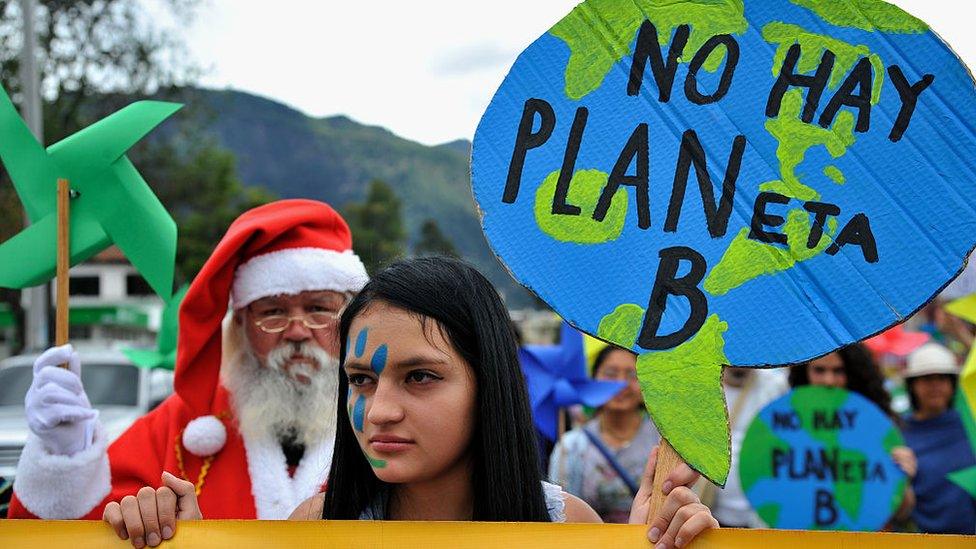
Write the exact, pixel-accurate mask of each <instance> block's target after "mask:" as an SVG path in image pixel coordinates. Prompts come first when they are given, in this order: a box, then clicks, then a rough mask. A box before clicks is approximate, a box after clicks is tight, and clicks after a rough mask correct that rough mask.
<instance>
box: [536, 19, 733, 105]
mask: <svg viewBox="0 0 976 549" xmlns="http://www.w3.org/2000/svg"><path fill="white" fill-rule="evenodd" d="M742 2H743V0H633V1H629V2H628V1H621V0H587V1H586V2H583V3H582V4H580V5H578V6H576V7H575V8H574V9H573V11H571V12H570V13H569V15H567V16H566V17H564V18H563V19H562V20H561V21H559V22H558V23H556V24H555V25H554V26H553V27H552V29H550V31H549V32H551V33H552V34H553V36H556V37H557V38H559V39H561V40H563V41H564V42H566V44H567V45H568V46H569V50H570V56H569V62H568V63H567V64H566V96H567V97H569V98H570V99H573V100H574V101H575V100H579V99H582V98H583V97H584V96H585V95H586V94H588V93H590V92H592V91H593V90H595V89H597V88H599V87H600V84H602V83H603V79H604V78H605V77H606V76H607V74H608V73H609V72H610V69H611V68H612V67H613V66H614V65H615V64H616V63H617V62H618V61H620V60H621V59H623V58H624V57H626V56H627V55H629V54H630V53H631V48H630V44H631V42H633V41H634V38H635V36H636V35H637V30H638V29H639V28H640V24H641V23H642V22H643V21H644V19H648V20H650V21H651V23H653V24H654V26H655V27H656V28H657V30H658V35H659V42H660V43H661V45H662V46H663V45H665V44H667V43H668V42H670V40H671V34H672V32H673V31H674V29H676V28H677V27H679V26H680V25H685V24H687V25H689V26H690V27H691V35H690V36H689V38H688V44H687V45H686V46H685V50H684V55H683V56H682V57H681V59H680V61H682V62H687V61H689V60H690V59H691V57H692V56H693V55H694V53H695V52H696V51H698V49H699V48H701V46H702V45H703V44H704V43H705V42H706V41H708V39H709V38H711V37H713V36H715V35H718V34H741V33H743V32H745V30H746V29H747V28H748V26H749V24H748V22H747V21H746V19H745V15H744V7H743V3H742ZM724 56H725V51H724V49H716V51H715V52H713V55H710V56H709V58H708V59H707V60H706V62H705V64H704V65H703V67H704V69H705V70H707V71H711V72H714V71H715V70H717V69H718V68H719V67H720V66H721V64H722V60H723V59H724Z"/></svg>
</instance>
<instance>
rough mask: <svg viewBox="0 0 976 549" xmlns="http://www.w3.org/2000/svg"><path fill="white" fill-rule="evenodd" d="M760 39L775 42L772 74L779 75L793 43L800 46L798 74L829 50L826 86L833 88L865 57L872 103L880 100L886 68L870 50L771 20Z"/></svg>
mask: <svg viewBox="0 0 976 549" xmlns="http://www.w3.org/2000/svg"><path fill="white" fill-rule="evenodd" d="M762 35H763V39H765V40H766V41H767V42H769V43H771V44H776V54H775V55H774V56H773V76H774V77H778V76H779V72H780V68H781V67H782V66H783V61H785V60H786V53H787V52H788V51H789V49H790V47H791V46H792V45H793V44H799V45H800V59H799V61H798V62H797V65H796V70H797V72H798V73H804V74H805V73H811V72H813V71H816V70H817V67H818V66H819V65H820V60H821V58H822V57H823V54H824V50H830V51H831V53H833V54H834V55H835V59H834V67H833V70H831V72H830V81H829V84H828V85H829V87H830V88H831V89H836V88H837V87H838V86H839V85H840V83H841V82H843V81H844V78H845V77H846V76H847V74H848V73H849V72H850V71H851V69H853V68H854V65H855V64H856V63H857V62H858V61H859V60H860V59H861V58H862V57H867V58H868V60H869V61H870V62H871V66H872V67H873V68H874V79H873V86H872V88H871V104H872V105H877V104H878V100H879V99H881V88H882V86H883V84H884V78H885V67H884V62H883V61H882V60H881V57H880V56H878V55H877V54H874V53H871V49H870V48H868V47H867V46H863V45H858V46H855V45H853V44H849V43H847V42H844V41H843V40H838V39H836V38H833V37H831V36H827V35H824V34H818V33H815V32H810V31H808V30H807V29H804V28H803V27H800V26H798V25H792V24H789V23H781V22H778V21H774V22H772V23H769V24H767V25H766V26H765V27H763V29H762Z"/></svg>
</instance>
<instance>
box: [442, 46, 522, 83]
mask: <svg viewBox="0 0 976 549" xmlns="http://www.w3.org/2000/svg"><path fill="white" fill-rule="evenodd" d="M517 55H518V52H515V51H512V50H509V49H505V48H502V47H501V46H499V45H498V44H496V43H494V42H482V43H479V44H472V45H467V46H461V47H459V48H455V49H453V50H449V51H446V52H444V53H443V54H442V55H440V56H438V57H437V58H435V59H434V60H433V62H432V63H431V72H432V73H433V74H434V75H435V76H465V75H468V74H471V73H475V72H480V71H484V70H491V69H496V68H498V67H500V66H502V65H505V64H510V63H512V62H514V61H515V57H516V56H517Z"/></svg>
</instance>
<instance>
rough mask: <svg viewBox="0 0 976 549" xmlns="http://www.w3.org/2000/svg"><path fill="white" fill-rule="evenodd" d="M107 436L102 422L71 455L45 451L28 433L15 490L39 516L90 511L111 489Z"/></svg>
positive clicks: (61, 516) (70, 516)
mask: <svg viewBox="0 0 976 549" xmlns="http://www.w3.org/2000/svg"><path fill="white" fill-rule="evenodd" d="M107 448H108V440H107V438H106V436H105V433H104V431H103V430H102V427H101V424H98V425H97V426H96V427H95V437H94V439H93V441H92V445H91V446H89V447H88V448H86V449H84V450H82V451H80V452H78V453H77V454H74V455H71V456H61V455H56V454H51V453H48V451H47V450H46V449H44V443H43V442H42V441H41V439H40V438H38V437H37V435H35V434H33V433H31V434H29V435H28V436H27V444H25V445H24V451H23V453H22V454H20V462H19V463H18V464H17V476H16V477H15V478H14V492H15V493H16V494H17V497H18V498H19V499H20V502H21V503H23V504H24V507H25V508H26V509H27V510H28V511H30V512H31V513H33V514H34V515H36V516H38V517H40V518H42V519H77V518H81V517H83V516H85V515H87V514H88V513H90V512H91V510H92V509H94V508H95V506H96V505H98V504H99V503H101V502H102V500H103V499H105V496H107V495H108V494H109V492H110V491H111V489H112V483H111V474H110V472H109V465H108V451H107Z"/></svg>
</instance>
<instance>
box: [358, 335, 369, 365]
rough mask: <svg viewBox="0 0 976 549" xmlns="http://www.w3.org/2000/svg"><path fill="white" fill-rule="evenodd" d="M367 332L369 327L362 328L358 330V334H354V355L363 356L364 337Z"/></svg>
mask: <svg viewBox="0 0 976 549" xmlns="http://www.w3.org/2000/svg"><path fill="white" fill-rule="evenodd" d="M368 334H369V328H363V329H362V330H359V335H357V336H356V357H357V358H358V357H361V356H363V353H365V352H366V337H367V336H368Z"/></svg>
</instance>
